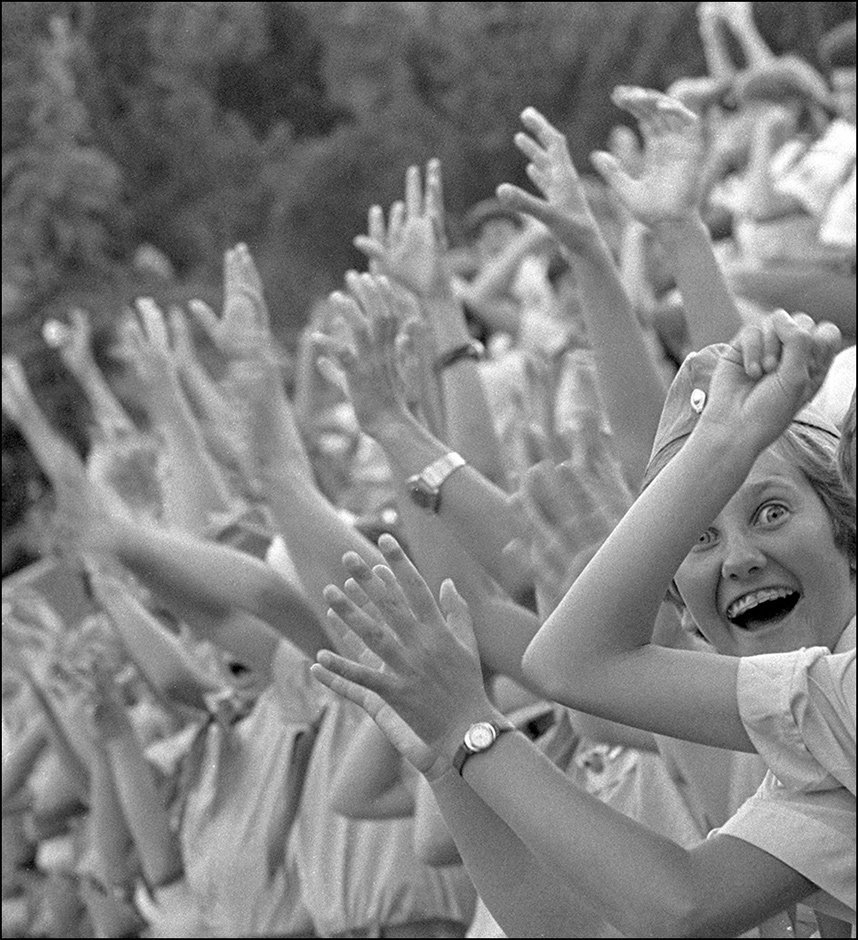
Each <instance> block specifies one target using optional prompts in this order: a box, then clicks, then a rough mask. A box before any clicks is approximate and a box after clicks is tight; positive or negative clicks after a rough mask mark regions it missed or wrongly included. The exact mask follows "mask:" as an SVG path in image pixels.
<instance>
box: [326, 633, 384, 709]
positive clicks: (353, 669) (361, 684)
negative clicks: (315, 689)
mask: <svg viewBox="0 0 858 940" xmlns="http://www.w3.org/2000/svg"><path fill="white" fill-rule="evenodd" d="M317 659H318V662H315V663H313V665H312V666H310V673H311V675H313V676H314V677H315V678H316V679H318V680H319V682H321V683H322V685H326V686H327V687H328V688H329V689H330V690H331V691H332V692H336V693H337V695H341V696H343V698H346V699H348V700H349V701H350V702H354V703H355V705H358V706H360V708H362V709H363V710H364V711H365V712H366V713H367V714H368V715H369V716H370V717H371V718H372V717H375V715H377V714H378V712H379V711H380V710H381V707H382V706H383V704H384V702H383V700H382V699H381V698H380V697H379V695H378V694H377V693H375V692H374V691H373V688H372V681H373V676H374V675H378V676H380V675H381V673H377V672H375V671H374V670H371V669H367V668H366V667H362V666H360V665H358V664H357V663H352V662H350V661H349V660H348V659H344V658H343V657H342V656H337V655H336V653H332V652H331V651H330V650H320V652H319V654H318V657H317Z"/></svg>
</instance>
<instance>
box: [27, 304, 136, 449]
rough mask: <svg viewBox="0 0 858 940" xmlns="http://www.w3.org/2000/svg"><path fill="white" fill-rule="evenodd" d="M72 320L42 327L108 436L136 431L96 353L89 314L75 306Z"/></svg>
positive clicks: (56, 321)
mask: <svg viewBox="0 0 858 940" xmlns="http://www.w3.org/2000/svg"><path fill="white" fill-rule="evenodd" d="M69 319H70V321H71V322H70V323H69V324H65V323H61V322H59V321H58V320H49V321H48V322H47V323H46V324H45V325H44V327H43V328H42V335H43V336H44V338H45V342H46V343H47V344H48V345H49V346H53V347H54V348H55V349H56V350H57V351H58V352H59V354H60V358H61V359H62V361H63V363H64V364H65V366H66V368H67V369H68V370H69V372H71V374H72V375H73V376H74V377H75V378H76V379H77V380H78V382H80V384H81V387H82V388H83V390H84V393H85V394H86V397H87V399H88V400H89V403H90V405H91V406H92V413H93V415H94V417H95V421H96V424H97V425H98V427H99V428H100V429H101V431H102V432H103V433H104V434H105V435H106V436H107V437H108V438H111V437H114V436H115V435H117V434H124V433H130V432H133V431H134V430H135V427H134V422H133V421H132V420H131V418H130V417H129V416H128V414H127V413H126V411H125V409H124V408H123V407H122V405H121V404H120V402H119V399H118V398H117V397H116V395H114V393H113V390H112V389H111V387H110V386H109V385H108V384H107V380H106V379H105V378H104V374H103V373H102V371H101V369H99V367H98V364H97V363H96V361H95V357H94V356H93V354H92V326H91V325H90V321H89V314H88V313H87V312H86V311H85V310H81V309H79V308H75V309H73V310H72V311H71V312H70V314H69Z"/></svg>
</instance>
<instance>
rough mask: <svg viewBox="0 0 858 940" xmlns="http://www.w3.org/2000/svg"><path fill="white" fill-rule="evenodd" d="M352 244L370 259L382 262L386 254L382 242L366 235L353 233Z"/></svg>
mask: <svg viewBox="0 0 858 940" xmlns="http://www.w3.org/2000/svg"><path fill="white" fill-rule="evenodd" d="M352 244H353V245H354V246H355V248H357V250H358V251H359V252H361V254H364V255H366V257H367V258H369V260H370V261H377V262H383V261H384V259H385V257H386V256H387V249H386V248H385V247H384V243H383V242H382V241H380V240H378V239H374V238H370V237H368V236H367V235H355V237H354V238H353V239H352Z"/></svg>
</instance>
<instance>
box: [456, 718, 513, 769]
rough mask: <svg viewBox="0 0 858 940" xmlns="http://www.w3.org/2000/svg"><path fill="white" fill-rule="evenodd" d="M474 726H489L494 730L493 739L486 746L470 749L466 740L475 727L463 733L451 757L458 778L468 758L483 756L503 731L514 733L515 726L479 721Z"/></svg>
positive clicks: (472, 726)
mask: <svg viewBox="0 0 858 940" xmlns="http://www.w3.org/2000/svg"><path fill="white" fill-rule="evenodd" d="M475 724H477V725H490V726H491V727H492V728H494V737H493V738H492V739H491V741H489V743H488V744H486V746H485V747H480V748H474V747H471V746H470V745H469V743H468V738H469V735H470V732H471V730H472V729H473V728H474V727H475V725H471V727H470V728H469V729H468V731H467V732H466V733H465V737H464V738H463V740H462V743H461V744H460V745H459V746H458V747H457V748H456V753H455V754H454V755H453V767H454V768H455V770H456V772H457V773H458V774H459V776H461V775H462V769H463V768H464V766H465V762H466V761H467V760H468V758H469V757H473V756H474V754H483V753H485V752H486V751H488V750H489V748H491V747H492V746H493V745H494V744H495V742H496V741H497V739H498V738H499V737H500V735H502V734H503V733H504V732H505V731H515V725H513V724H511V723H504V724H501V723H500V722H497V721H479V722H476V723H475Z"/></svg>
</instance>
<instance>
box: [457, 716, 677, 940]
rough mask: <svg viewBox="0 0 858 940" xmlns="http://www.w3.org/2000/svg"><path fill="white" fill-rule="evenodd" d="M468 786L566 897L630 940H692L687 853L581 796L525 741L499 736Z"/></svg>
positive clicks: (468, 775) (474, 762) (471, 769)
mask: <svg viewBox="0 0 858 940" xmlns="http://www.w3.org/2000/svg"><path fill="white" fill-rule="evenodd" d="M501 768H502V772H501V773H499V770H500V769H501ZM464 779H465V781H466V782H467V784H468V785H469V786H470V787H471V788H472V790H473V791H474V792H475V794H476V795H477V796H478V797H480V798H481V799H482V800H484V801H485V803H486V804H487V805H488V806H489V807H490V808H491V809H492V810H494V811H495V812H497V813H498V815H499V816H500V817H501V818H502V819H504V820H506V821H507V823H508V824H509V826H510V828H511V829H512V830H513V832H514V833H516V835H517V836H518V837H519V838H520V839H521V841H522V843H523V844H524V846H525V847H526V848H527V849H528V850H529V851H530V852H531V853H532V854H533V856H534V858H535V859H537V860H538V862H539V864H540V865H541V866H542V869H543V870H544V871H550V872H553V873H554V876H555V878H556V879H557V880H558V881H559V882H560V883H562V884H563V885H565V889H566V892H567V897H568V896H569V895H572V896H573V897H575V896H578V897H580V898H582V899H583V901H586V903H588V904H591V905H593V907H594V908H595V910H598V911H599V912H600V913H601V914H602V915H603V916H604V917H605V918H606V919H607V920H608V921H609V923H611V924H612V925H613V926H614V927H615V928H617V929H618V930H621V931H622V933H623V935H624V936H631V937H635V936H662V937H681V936H687V935H689V933H688V921H689V919H690V912H691V911H692V910H693V909H694V904H695V901H694V898H695V894H696V892H695V889H694V884H693V880H692V876H691V865H690V858H689V853H688V852H687V851H686V850H684V849H682V848H681V847H680V846H678V845H676V844H675V843H673V842H670V841H669V840H667V839H664V838H663V837H661V836H659V835H657V834H656V833H655V832H654V831H653V830H651V829H648V828H646V827H644V826H642V825H640V824H639V823H637V822H635V821H633V820H632V819H630V818H629V817H627V816H625V815H623V814H621V813H619V812H617V811H615V810H613V809H611V808H609V807H608V806H606V805H605V804H603V803H602V802H600V801H599V800H597V799H596V798H595V797H592V796H590V795H589V794H587V793H585V792H584V791H582V790H579V789H578V788H577V787H575V786H574V785H573V784H572V783H571V782H570V781H569V780H568V778H566V777H565V776H564V775H563V774H562V773H561V772H560V771H559V770H558V769H557V768H556V767H554V765H553V764H551V762H550V761H548V760H547V759H546V758H545V757H544V756H543V755H542V754H540V753H539V752H538V750H537V749H536V748H535V747H533V746H532V745H531V743H530V742H529V741H528V740H527V739H526V738H525V737H524V736H523V735H520V734H516V733H511V734H504V735H501V737H500V738H499V739H498V741H497V743H496V744H495V745H494V746H493V747H492V749H491V750H490V751H489V752H487V753H486V754H484V755H478V756H477V757H474V758H471V759H470V760H468V762H467V763H466V764H465V768H464ZM537 794H538V796H536V795H537ZM549 807H550V809H549ZM460 851H461V852H464V846H460ZM583 901H582V906H583ZM585 910H586V908H585Z"/></svg>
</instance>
